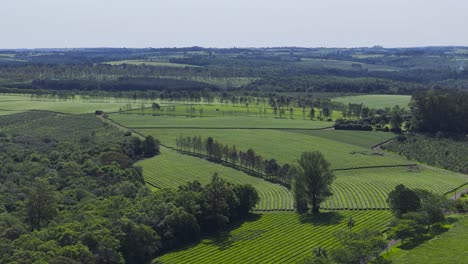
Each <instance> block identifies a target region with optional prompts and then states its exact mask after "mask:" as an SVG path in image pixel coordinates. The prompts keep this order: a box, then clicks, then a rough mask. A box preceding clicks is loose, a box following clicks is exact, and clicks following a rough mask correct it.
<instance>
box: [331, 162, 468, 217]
mask: <svg viewBox="0 0 468 264" xmlns="http://www.w3.org/2000/svg"><path fill="white" fill-rule="evenodd" d="M335 175H336V180H335V182H334V183H333V185H332V191H333V196H332V197H331V198H330V199H329V200H327V201H326V202H324V203H323V204H322V207H323V208H328V209H362V208H366V209H387V208H388V204H387V202H386V199H387V197H388V194H389V193H390V192H391V191H392V190H393V189H394V188H395V186H397V185H398V184H404V185H405V186H407V187H409V188H412V189H416V188H419V189H425V190H429V191H431V192H434V193H438V194H444V193H447V192H449V191H451V190H453V189H455V188H457V187H458V186H460V185H462V184H464V183H466V182H468V176H466V175H463V174H456V173H453V172H450V171H444V170H434V169H427V168H423V167H419V169H417V170H411V169H409V168H406V167H398V168H372V169H359V170H345V171H335Z"/></svg>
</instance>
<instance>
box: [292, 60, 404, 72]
mask: <svg viewBox="0 0 468 264" xmlns="http://www.w3.org/2000/svg"><path fill="white" fill-rule="evenodd" d="M298 63H299V64H303V65H307V66H314V67H317V68H321V67H323V68H334V69H340V70H361V69H362V70H365V69H367V70H369V71H396V70H398V68H395V67H391V66H385V65H374V64H366V63H360V62H354V61H345V60H329V59H313V58H302V59H301V61H300V62H298ZM353 64H360V65H361V67H362V68H361V69H360V68H353V66H352V65H353Z"/></svg>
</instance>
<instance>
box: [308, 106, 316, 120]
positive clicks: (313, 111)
mask: <svg viewBox="0 0 468 264" xmlns="http://www.w3.org/2000/svg"><path fill="white" fill-rule="evenodd" d="M309 117H310V120H312V119H314V117H315V109H314V108H313V107H311V108H310V112H309Z"/></svg>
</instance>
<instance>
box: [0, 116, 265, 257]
mask: <svg viewBox="0 0 468 264" xmlns="http://www.w3.org/2000/svg"><path fill="white" fill-rule="evenodd" d="M0 128H1V134H0V148H1V150H2V151H1V153H2V154H1V155H0V159H1V160H2V166H1V168H0V183H1V185H0V186H1V192H0V193H1V195H0V244H1V246H0V248H1V254H0V256H1V258H0V262H1V263H32V262H37V263H39V262H41V263H65V262H67V263H123V262H125V263H144V262H149V261H150V260H151V259H153V258H154V257H156V256H158V255H159V254H161V253H163V252H165V251H167V250H171V249H173V248H177V247H180V246H181V245H184V244H186V243H189V242H194V241H196V240H197V239H198V238H199V237H200V236H201V235H202V234H203V233H206V232H214V231H217V230H218V229H221V228H224V227H226V226H227V225H229V224H232V223H235V222H236V221H239V220H241V219H243V218H245V217H246V216H247V215H248V213H249V211H250V210H251V209H253V208H254V207H255V205H256V203H257V202H258V194H257V192H256V190H255V189H254V188H253V187H251V186H249V185H242V186H240V185H233V184H230V183H228V182H225V181H224V180H222V179H220V178H219V177H218V176H217V175H214V176H213V179H212V181H211V183H210V184H208V185H206V186H202V185H201V184H200V183H198V182H191V183H189V184H187V185H185V186H181V187H180V188H179V189H178V190H163V191H160V192H152V191H151V190H150V189H149V188H148V187H146V186H145V183H144V180H143V177H142V171H141V168H139V167H135V166H133V165H132V164H133V162H134V161H135V160H138V159H140V158H143V157H151V156H153V155H156V154H158V151H159V146H158V142H157V140H154V139H153V138H151V137H147V138H145V139H144V140H140V139H139V138H137V137H133V136H131V135H130V134H129V133H124V132H121V131H119V130H118V129H116V128H113V127H110V126H108V125H106V124H105V123H102V122H101V121H100V120H98V119H97V118H96V117H94V116H93V115H83V116H77V115H75V116H64V115H57V114H52V113H44V112H30V113H25V114H17V115H9V116H3V117H0Z"/></svg>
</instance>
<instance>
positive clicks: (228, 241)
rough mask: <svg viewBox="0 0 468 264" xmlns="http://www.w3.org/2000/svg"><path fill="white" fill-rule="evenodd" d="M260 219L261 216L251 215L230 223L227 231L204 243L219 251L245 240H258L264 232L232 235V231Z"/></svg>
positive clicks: (249, 231)
mask: <svg viewBox="0 0 468 264" xmlns="http://www.w3.org/2000/svg"><path fill="white" fill-rule="evenodd" d="M261 217H262V215H261V214H251V215H249V216H248V217H247V218H245V219H243V220H240V221H237V222H235V223H232V224H231V225H230V226H229V228H228V229H226V230H224V231H223V232H221V233H219V234H217V235H215V236H212V237H210V238H209V241H206V242H204V243H206V244H211V245H214V246H216V247H218V249H219V250H225V249H228V248H229V247H231V246H232V244H234V243H235V242H237V241H246V240H252V239H255V238H258V237H260V236H261V235H262V234H263V233H265V232H266V231H265V230H242V231H240V232H237V233H236V234H232V231H234V230H236V229H238V228H239V227H241V226H242V224H244V223H248V222H254V221H257V220H259V219H260V218H261Z"/></svg>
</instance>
